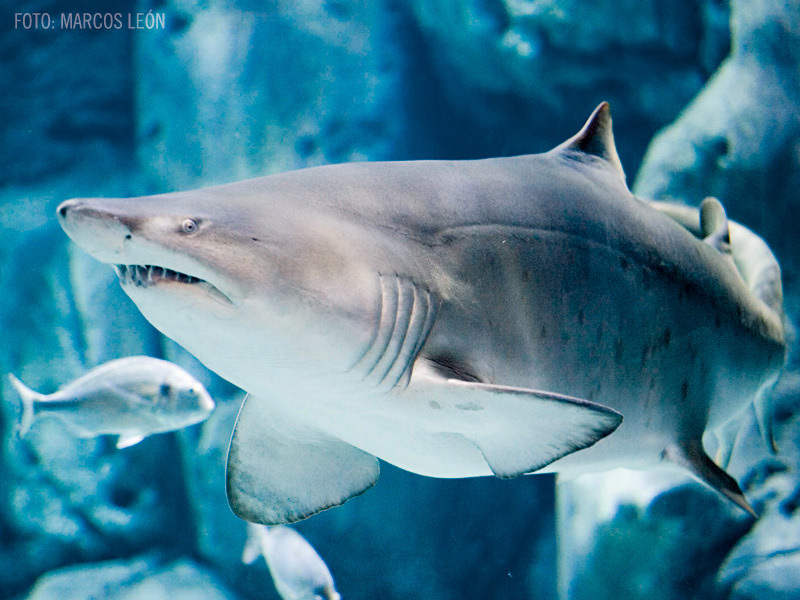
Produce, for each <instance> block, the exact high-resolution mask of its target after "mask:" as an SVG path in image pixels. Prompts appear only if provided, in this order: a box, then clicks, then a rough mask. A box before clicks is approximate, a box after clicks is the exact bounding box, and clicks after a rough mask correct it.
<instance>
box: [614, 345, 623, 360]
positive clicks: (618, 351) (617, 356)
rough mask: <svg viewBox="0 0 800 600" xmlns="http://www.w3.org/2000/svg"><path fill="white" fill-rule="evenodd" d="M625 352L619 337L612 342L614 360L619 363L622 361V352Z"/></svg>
mask: <svg viewBox="0 0 800 600" xmlns="http://www.w3.org/2000/svg"><path fill="white" fill-rule="evenodd" d="M623 352H625V344H624V343H623V342H622V340H621V339H618V340H617V341H616V342H614V362H616V363H621V362H622V354H623Z"/></svg>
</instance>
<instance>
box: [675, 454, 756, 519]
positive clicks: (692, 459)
mask: <svg viewBox="0 0 800 600" xmlns="http://www.w3.org/2000/svg"><path fill="white" fill-rule="evenodd" d="M664 454H665V457H666V458H669V459H670V460H672V461H673V462H675V463H678V464H680V465H682V466H683V467H686V468H687V469H689V471H691V473H692V474H693V475H694V476H695V477H697V478H698V479H699V480H700V481H702V482H703V483H705V484H706V485H707V486H709V487H710V488H712V489H714V490H716V491H717V492H719V493H720V494H722V495H723V496H725V497H726V498H727V499H728V500H730V501H731V502H733V503H734V504H736V506H738V507H739V508H741V509H742V510H744V511H746V512H748V513H750V514H751V515H752V516H753V517H755V518H758V514H756V511H755V510H753V507H752V506H750V503H749V502H748V501H747V498H745V497H744V492H742V489H741V488H740V487H739V484H738V483H736V480H735V479H734V478H733V477H731V476H730V475H728V473H726V472H725V471H724V470H723V469H722V468H721V467H719V466H717V464H716V463H715V462H714V461H713V460H711V459H710V458H709V457H708V455H707V454H706V453H705V450H703V444H702V442H700V441H699V440H698V441H696V442H688V443H684V444H681V445H674V446H670V447H669V448H667V449H666V450H665V452H664Z"/></svg>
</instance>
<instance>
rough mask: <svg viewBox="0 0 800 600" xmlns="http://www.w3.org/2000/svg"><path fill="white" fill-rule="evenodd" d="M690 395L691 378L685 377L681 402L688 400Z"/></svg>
mask: <svg viewBox="0 0 800 600" xmlns="http://www.w3.org/2000/svg"><path fill="white" fill-rule="evenodd" d="M688 397H689V380H688V379H684V380H683V383H682V384H681V402H686V399H687V398H688Z"/></svg>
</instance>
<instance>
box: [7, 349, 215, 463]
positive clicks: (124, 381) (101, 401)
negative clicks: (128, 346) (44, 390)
mask: <svg viewBox="0 0 800 600" xmlns="http://www.w3.org/2000/svg"><path fill="white" fill-rule="evenodd" d="M9 380H10V381H11V384H12V385H13V386H14V388H15V389H16V390H17V392H18V393H19V395H20V397H21V399H22V406H23V410H22V418H21V420H20V425H19V434H20V436H24V435H25V434H26V433H27V432H28V430H30V428H31V426H33V424H34V423H35V422H36V421H38V420H39V419H42V418H46V417H55V418H58V419H61V420H62V421H63V422H64V423H66V425H67V426H68V428H69V429H70V431H72V432H73V433H74V435H76V436H77V437H80V438H92V437H96V436H100V435H118V436H120V437H119V440H118V441H117V447H118V448H125V447H128V446H132V445H134V444H137V443H138V442H140V441H141V440H143V439H144V438H145V437H147V436H149V435H153V434H155V433H163V432H166V431H173V430H176V429H181V428H183V427H188V426H189V425H193V424H195V423H199V422H201V421H204V420H205V419H207V418H208V416H209V415H210V414H211V411H212V410H213V409H214V400H212V398H211V396H210V395H209V394H208V392H207V391H206V389H205V388H204V387H203V385H202V384H201V383H200V382H199V381H197V380H196V379H195V378H194V377H192V376H191V375H189V373H187V372H186V371H184V370H183V369H182V368H180V367H179V366H178V365H176V364H174V363H171V362H168V361H165V360H159V359H156V358H151V357H149V356H131V357H128V358H120V359H117V360H111V361H109V362H106V363H104V364H102V365H100V366H98V367H95V368H94V369H92V370H90V371H89V372H88V373H86V375H84V376H83V377H80V378H79V379H77V380H75V381H74V382H72V383H70V384H69V385H67V386H65V387H64V388H62V389H61V390H59V391H57V392H55V393H53V394H49V395H45V394H40V393H38V392H35V391H33V390H32V389H30V388H29V387H27V386H26V385H25V384H24V383H22V382H21V381H20V380H19V379H17V378H16V377H15V376H14V375H13V374H9Z"/></svg>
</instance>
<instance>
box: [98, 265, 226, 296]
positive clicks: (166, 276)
mask: <svg viewBox="0 0 800 600" xmlns="http://www.w3.org/2000/svg"><path fill="white" fill-rule="evenodd" d="M114 270H115V271H116V273H117V277H119V281H120V283H121V284H122V285H123V286H125V285H135V286H137V287H149V286H151V285H157V284H159V283H161V282H164V281H174V282H177V283H183V284H187V285H196V286H198V287H202V288H204V289H205V290H206V291H208V292H209V293H210V294H211V295H212V296H215V297H217V298H219V299H222V300H225V301H226V302H228V303H230V302H231V300H230V298H228V296H226V295H225V294H223V293H222V292H221V291H220V290H219V289H217V288H216V287H214V286H213V285H212V284H210V283H209V282H208V281H206V280H205V279H200V278H199V277H195V276H193V275H187V274H186V273H181V272H179V271H173V270H172V269H167V268H166V267H159V266H155V265H114Z"/></svg>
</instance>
